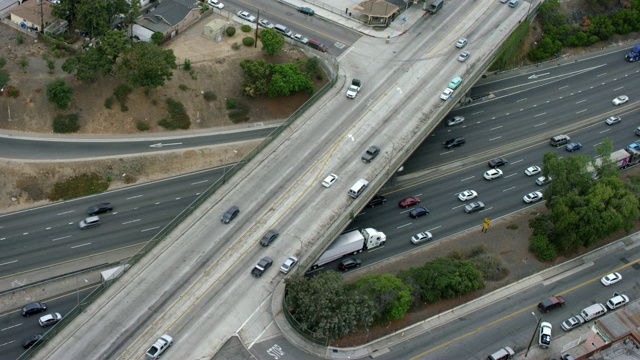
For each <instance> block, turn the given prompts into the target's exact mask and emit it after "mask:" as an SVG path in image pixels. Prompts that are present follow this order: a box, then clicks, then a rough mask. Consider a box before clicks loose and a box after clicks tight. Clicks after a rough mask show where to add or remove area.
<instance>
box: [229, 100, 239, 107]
mask: <svg viewBox="0 0 640 360" xmlns="http://www.w3.org/2000/svg"><path fill="white" fill-rule="evenodd" d="M237 104H238V100H236V99H227V109H235V107H236V105H237Z"/></svg>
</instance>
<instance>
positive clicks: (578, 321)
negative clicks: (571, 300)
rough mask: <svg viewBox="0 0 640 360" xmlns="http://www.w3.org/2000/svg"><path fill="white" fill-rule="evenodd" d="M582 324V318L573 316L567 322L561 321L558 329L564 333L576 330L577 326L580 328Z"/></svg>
mask: <svg viewBox="0 0 640 360" xmlns="http://www.w3.org/2000/svg"><path fill="white" fill-rule="evenodd" d="M582 324H584V319H583V318H582V316H580V315H574V316H572V317H570V318H568V319H567V320H565V321H563V322H562V324H560V327H561V328H562V330H564V331H569V330H572V329H575V328H577V327H578V326H580V325H582Z"/></svg>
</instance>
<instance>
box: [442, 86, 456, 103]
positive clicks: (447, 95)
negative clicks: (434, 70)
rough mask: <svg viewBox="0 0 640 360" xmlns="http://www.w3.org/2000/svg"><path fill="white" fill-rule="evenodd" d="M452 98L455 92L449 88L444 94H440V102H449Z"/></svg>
mask: <svg viewBox="0 0 640 360" xmlns="http://www.w3.org/2000/svg"><path fill="white" fill-rule="evenodd" d="M452 96H453V90H452V89H449V88H446V89H444V91H443V92H442V94H440V100H444V101H447V100H449V98H450V97H452Z"/></svg>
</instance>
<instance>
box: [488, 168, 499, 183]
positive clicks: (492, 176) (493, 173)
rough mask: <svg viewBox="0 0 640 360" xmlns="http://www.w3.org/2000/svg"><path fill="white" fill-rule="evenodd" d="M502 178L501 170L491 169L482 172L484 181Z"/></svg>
mask: <svg viewBox="0 0 640 360" xmlns="http://www.w3.org/2000/svg"><path fill="white" fill-rule="evenodd" d="M500 176H502V170H500V169H491V170H487V171H485V172H484V178H485V179H486V180H493V179H497V178H499V177H500Z"/></svg>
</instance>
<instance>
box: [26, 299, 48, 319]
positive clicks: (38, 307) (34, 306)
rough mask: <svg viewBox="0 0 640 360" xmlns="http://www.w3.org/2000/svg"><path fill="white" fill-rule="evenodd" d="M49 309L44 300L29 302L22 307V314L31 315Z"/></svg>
mask: <svg viewBox="0 0 640 360" xmlns="http://www.w3.org/2000/svg"><path fill="white" fill-rule="evenodd" d="M43 311H47V305H46V304H45V303H43V302H40V301H37V302H34V303H31V304H27V305H25V306H23V307H22V316H31V315H33V314H37V313H41V312H43Z"/></svg>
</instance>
